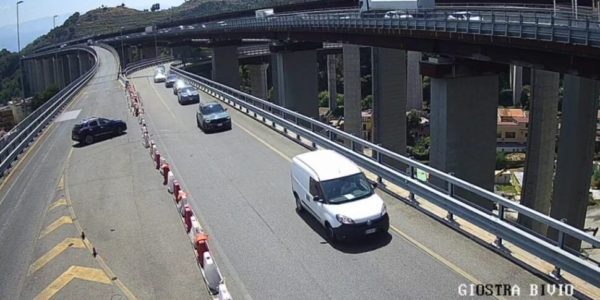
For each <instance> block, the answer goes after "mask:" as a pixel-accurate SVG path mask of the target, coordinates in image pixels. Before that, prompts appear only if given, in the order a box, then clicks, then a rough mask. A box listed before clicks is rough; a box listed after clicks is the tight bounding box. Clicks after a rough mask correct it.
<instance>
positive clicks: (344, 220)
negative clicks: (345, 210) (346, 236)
mask: <svg viewBox="0 0 600 300" xmlns="http://www.w3.org/2000/svg"><path fill="white" fill-rule="evenodd" d="M335 218H336V219H337V220H338V221H339V222H340V223H342V224H354V220H352V219H350V218H348V217H346V216H344V215H340V214H337V215H335Z"/></svg>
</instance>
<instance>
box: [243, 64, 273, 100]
mask: <svg viewBox="0 0 600 300" xmlns="http://www.w3.org/2000/svg"><path fill="white" fill-rule="evenodd" d="M268 68H269V65H268V64H261V65H248V75H249V77H250V92H251V93H252V95H253V96H256V97H258V98H260V99H265V100H267V98H268V92H269V89H268V87H267V69H268Z"/></svg>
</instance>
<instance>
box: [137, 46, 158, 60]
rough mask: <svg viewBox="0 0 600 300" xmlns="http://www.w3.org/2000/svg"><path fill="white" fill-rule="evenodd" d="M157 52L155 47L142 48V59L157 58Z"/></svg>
mask: <svg viewBox="0 0 600 300" xmlns="http://www.w3.org/2000/svg"><path fill="white" fill-rule="evenodd" d="M155 57H156V51H155V48H154V46H144V47H142V48H141V59H149V58H155Z"/></svg>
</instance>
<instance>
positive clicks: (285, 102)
mask: <svg viewBox="0 0 600 300" xmlns="http://www.w3.org/2000/svg"><path fill="white" fill-rule="evenodd" d="M272 72H273V76H272V78H273V87H274V88H273V89H274V94H275V95H274V96H275V97H274V100H273V102H275V103H277V104H278V105H281V106H283V107H285V108H288V109H291V110H293V111H296V112H298V113H300V114H303V115H305V116H307V117H311V118H314V119H318V117H319V95H318V92H317V87H318V84H317V80H318V77H317V72H318V69H317V51H316V50H300V51H282V52H276V53H274V54H273V57H272Z"/></svg>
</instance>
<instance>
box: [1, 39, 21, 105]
mask: <svg viewBox="0 0 600 300" xmlns="http://www.w3.org/2000/svg"><path fill="white" fill-rule="evenodd" d="M18 70H19V57H18V56H17V54H16V53H13V52H10V51H8V50H6V49H2V50H1V51H0V78H1V80H0V103H1V104H2V105H5V104H6V102H8V101H10V100H11V99H12V98H13V97H18V96H20V94H21V82H20V80H21V77H20V76H21V75H20V74H19V72H18Z"/></svg>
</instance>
